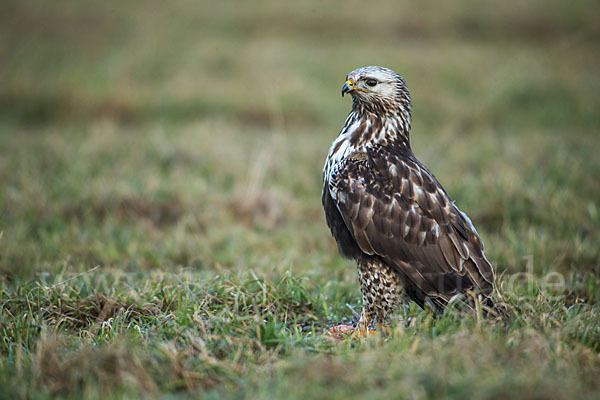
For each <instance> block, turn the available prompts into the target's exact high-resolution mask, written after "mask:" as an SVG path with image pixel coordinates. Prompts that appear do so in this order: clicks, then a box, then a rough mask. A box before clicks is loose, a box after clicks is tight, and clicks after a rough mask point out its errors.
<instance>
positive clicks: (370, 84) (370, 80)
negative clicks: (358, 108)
mask: <svg viewBox="0 0 600 400" xmlns="http://www.w3.org/2000/svg"><path fill="white" fill-rule="evenodd" d="M367 85H369V86H375V85H377V81H376V80H375V79H367Z"/></svg>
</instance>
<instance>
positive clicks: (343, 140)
mask: <svg viewBox="0 0 600 400" xmlns="http://www.w3.org/2000/svg"><path fill="white" fill-rule="evenodd" d="M409 129H410V111H409V112H407V113H403V112H402V111H399V112H396V113H390V114H386V113H384V114H383V115H380V114H376V113H373V112H370V111H368V110H364V109H356V108H355V107H353V108H352V111H351V112H350V114H349V115H348V118H346V122H345V123H344V126H343V128H342V130H341V131H340V134H339V135H338V136H337V137H336V138H335V140H334V141H333V143H332V144H331V147H330V148H329V154H328V156H327V161H326V162H325V166H324V169H323V172H324V176H328V175H329V174H330V173H331V171H334V170H335V168H333V166H334V165H336V164H337V163H338V162H340V161H341V160H343V159H345V158H347V157H349V156H350V155H351V154H353V153H355V152H361V151H365V150H368V149H369V148H374V147H378V146H386V147H393V148H395V149H397V150H398V151H400V152H403V153H406V154H412V150H411V148H410V142H409V137H408V131H409Z"/></svg>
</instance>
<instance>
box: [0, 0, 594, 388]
mask: <svg viewBox="0 0 600 400" xmlns="http://www.w3.org/2000/svg"><path fill="white" fill-rule="evenodd" d="M0 7H1V8H2V9H3V10H2V12H0V57H1V59H2V62H1V63H0V182H1V183H2V184H1V185H0V398H11V399H12V398H48V397H64V398H131V397H138V396H146V397H151V398H153V397H161V398H162V397H164V398H196V397H202V398H248V399H255V398H329V399H331V398H343V397H353V398H374V399H377V398H386V399H389V398H408V399H421V398H435V399H445V398H485V399H496V398H532V399H533V398H543V399H547V398H551V399H571V398H594V397H598V396H600V383H599V382H598V376H600V339H599V338H600V278H599V276H600V247H599V246H598V243H600V203H599V201H598V199H600V184H599V181H598V176H600V159H599V158H598V154H599V153H600V137H599V134H600V132H599V131H600V117H599V116H600V114H599V113H598V110H600V95H599V93H600V78H599V75H598V73H597V67H598V65H599V64H600V52H599V48H598V44H597V43H598V42H599V40H600V31H599V30H598V28H597V26H599V25H600V24H599V23H598V22H600V21H599V20H598V14H597V12H595V8H596V4H595V3H594V2H591V1H582V2H578V3H577V4H567V3H565V4H562V3H561V2H558V1H557V2H551V4H550V3H548V2H547V1H534V2H527V3H522V2H517V1H508V2H503V3H502V4H493V3H490V4H483V3H481V2H476V1H470V0H456V1H448V2H444V3H442V4H439V3H438V2H433V1H424V2H404V3H402V5H398V4H395V2H376V3H373V4H371V3H369V4H366V3H364V2H363V3H348V4H344V5H333V4H332V5H323V4H321V3H319V2H303V3H299V4H291V3H289V4H288V3H286V4H284V3H278V2H275V1H268V0H267V1H264V2H259V3H255V2H252V3H250V2H249V3H248V4H239V5H236V6H233V5H229V4H227V3H223V4H220V5H217V4H210V5H209V4H202V3H199V2H196V1H178V2H169V3H164V2H158V1H155V2H143V3H142V2H140V3H137V2H127V3H122V2H116V1H107V2H103V3H91V2H90V3H89V4H84V3H81V2H80V1H63V2H59V3H56V4H55V3H39V4H38V2H21V1H14V2H12V1H11V2H8V3H6V4H4V5H2V6H0ZM371 64H379V65H385V66H388V67H391V68H393V69H395V70H397V71H398V72H400V73H401V74H402V75H403V76H404V77H405V78H406V80H407V82H408V85H409V88H410V89H411V93H412V97H413V118H414V120H413V130H412V137H411V140H412V144H413V148H414V150H415V153H416V154H417V156H418V157H419V158H420V159H421V160H422V161H423V162H424V163H425V164H426V165H428V167H429V168H430V169H431V170H432V171H433V172H434V173H435V174H436V176H437V177H438V179H439V180H440V181H441V182H442V183H443V184H444V186H445V188H446V190H447V191H448V192H449V193H450V195H451V196H452V197H453V198H454V199H456V201H457V204H458V205H459V206H460V208H461V209H462V210H464V211H465V212H467V213H468V214H469V215H470V216H471V218H472V219H473V221H474V223H475V225H476V226H477V228H478V231H479V233H480V235H481V236H482V238H483V240H484V241H485V244H486V254H487V255H488V258H489V259H490V260H491V261H492V262H493V264H494V265H495V267H496V270H497V272H498V284H497V289H498V290H497V293H496V294H495V300H496V302H497V303H498V304H499V305H500V306H501V308H502V309H503V310H504V311H505V314H506V316H505V318H503V319H502V320H495V319H482V318H479V317H478V316H477V315H471V314H466V315H465V314H462V313H460V312H459V311H458V310H455V309H451V310H449V311H448V312H447V313H446V314H444V316H443V317H442V318H439V319H435V318H433V316H432V315H431V314H430V313H429V312H426V311H422V310H420V309H418V308H417V307H416V306H415V305H414V304H413V305H412V306H411V308H410V310H409V312H408V315H409V317H410V319H409V320H405V319H404V316H403V315H402V313H400V315H399V316H398V318H397V319H396V320H394V321H392V323H391V331H392V333H391V335H390V336H389V337H388V336H385V335H376V336H375V337H373V338H370V339H369V340H366V341H364V342H351V341H350V342H341V343H334V342H331V341H327V340H326V338H325V335H324V333H325V331H326V330H327V329H328V328H329V327H331V326H332V325H334V324H338V323H342V322H346V323H347V322H350V321H352V319H353V318H354V315H353V310H354V311H355V312H359V310H360V292H359V288H358V283H357V277H356V270H355V266H354V265H353V263H352V262H350V261H347V260H343V259H341V257H340V256H339V255H338V254H337V248H336V245H335V242H334V241H333V239H332V238H331V236H330V233H329V231H328V229H327V227H326V224H325V221H324V217H323V212H322V209H321V204H320V190H321V169H322V165H323V161H324V158H325V155H326V153H327V150H328V147H329V144H330V143H331V141H332V139H333V138H334V137H335V135H336V134H337V132H338V130H339V128H340V126H341V124H342V123H343V120H344V118H345V117H346V114H347V112H348V109H349V107H350V104H349V100H347V99H345V98H344V99H341V98H340V97H339V90H340V86H341V84H342V83H343V78H344V76H345V74H346V73H348V72H349V71H351V70H352V69H354V68H356V67H359V66H363V65H371ZM519 272H521V273H523V272H526V273H531V275H523V274H521V275H516V274H517V273H519Z"/></svg>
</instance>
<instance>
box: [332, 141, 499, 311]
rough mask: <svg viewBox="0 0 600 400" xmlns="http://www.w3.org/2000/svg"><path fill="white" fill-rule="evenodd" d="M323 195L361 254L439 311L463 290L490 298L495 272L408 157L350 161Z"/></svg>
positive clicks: (464, 223)
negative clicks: (376, 258)
mask: <svg viewBox="0 0 600 400" xmlns="http://www.w3.org/2000/svg"><path fill="white" fill-rule="evenodd" d="M328 187H329V191H330V194H331V198H332V199H333V200H334V202H335V203H336V205H337V208H338V210H339V212H340V214H341V216H342V218H343V220H344V222H345V224H346V226H347V228H348V230H349V231H350V233H351V234H352V236H353V237H354V240H355V241H356V242H357V244H358V246H359V247H360V249H361V250H362V251H363V252H364V253H366V254H369V255H378V256H380V257H381V258H382V259H384V260H385V261H386V262H387V263H388V264H390V265H391V266H393V267H394V268H396V269H397V270H398V271H399V272H401V273H402V275H403V276H405V278H406V279H407V280H408V281H409V283H412V284H413V285H414V286H415V288H416V289H417V290H418V292H419V293H422V294H424V295H425V296H428V297H429V298H430V299H432V300H433V301H434V303H435V304H436V305H439V306H444V305H445V304H447V302H448V300H449V299H450V298H451V297H452V296H453V295H455V294H458V293H464V292H465V291H466V290H473V291H477V292H480V293H483V294H486V295H487V294H490V293H491V291H492V287H493V281H494V272H493V269H492V266H491V264H490V263H489V261H488V260H487V259H486V258H485V256H484V254H483V250H484V249H483V243H482V241H481V239H480V238H479V236H478V235H477V232H476V230H475V228H474V227H473V224H472V223H471V221H470V220H469V218H468V217H467V216H466V214H464V213H462V212H461V211H460V210H459V209H458V208H457V207H456V206H455V205H454V204H453V202H452V201H451V200H450V198H449V197H448V195H447V193H446V192H445V191H444V189H443V188H442V187H441V185H440V184H439V182H438V181H437V180H436V179H435V177H434V176H433V174H431V173H430V172H429V171H428V170H427V169H426V168H425V167H424V166H423V165H422V164H420V163H419V162H418V161H417V160H416V159H415V158H414V156H413V155H412V154H410V155H406V154H403V153H401V152H398V151H395V150H394V149H371V150H368V151H366V152H358V153H354V154H352V155H351V156H350V157H348V158H346V159H345V160H344V161H342V164H341V165H339V166H338V168H337V169H336V173H335V174H333V175H332V176H331V177H330V179H329V182H328ZM421 302H422V301H421Z"/></svg>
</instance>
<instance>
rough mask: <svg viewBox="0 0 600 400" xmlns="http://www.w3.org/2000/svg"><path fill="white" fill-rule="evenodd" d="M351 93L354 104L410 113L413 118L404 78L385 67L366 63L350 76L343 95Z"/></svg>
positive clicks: (382, 112)
mask: <svg viewBox="0 0 600 400" xmlns="http://www.w3.org/2000/svg"><path fill="white" fill-rule="evenodd" d="M346 93H350V94H351V95H352V99H353V102H354V107H355V108H359V109H362V110H364V111H369V112H375V113H378V114H380V115H382V116H384V115H386V114H391V113H393V114H397V113H398V111H400V112H401V114H406V113H407V114H408V115H409V118H410V94H409V92H408V88H407V87H406V82H405V81H404V79H403V78H402V77H401V76H400V75H399V74H397V73H396V72H394V71H392V70H391V69H388V68H384V67H374V66H371V67H362V68H358V69H355V70H354V71H352V72H350V73H349V74H348V76H346V82H345V83H344V85H343V86H342V96H344V94H346Z"/></svg>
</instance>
